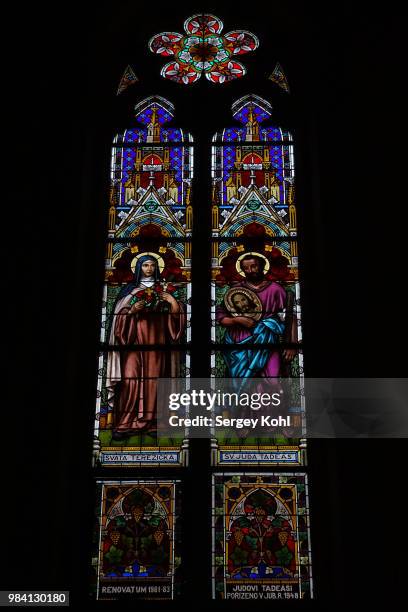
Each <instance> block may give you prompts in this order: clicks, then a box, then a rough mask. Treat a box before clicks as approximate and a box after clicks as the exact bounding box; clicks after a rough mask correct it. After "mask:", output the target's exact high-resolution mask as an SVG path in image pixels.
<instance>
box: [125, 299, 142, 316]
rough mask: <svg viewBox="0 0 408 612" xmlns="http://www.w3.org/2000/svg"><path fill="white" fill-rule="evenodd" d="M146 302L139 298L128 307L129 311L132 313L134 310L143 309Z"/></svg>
mask: <svg viewBox="0 0 408 612" xmlns="http://www.w3.org/2000/svg"><path fill="white" fill-rule="evenodd" d="M145 304H146V302H145V301H144V300H139V301H138V302H136V304H133V306H131V307H130V311H129V312H130V313H131V314H132V313H134V312H139V311H140V310H143V308H144V306H145Z"/></svg>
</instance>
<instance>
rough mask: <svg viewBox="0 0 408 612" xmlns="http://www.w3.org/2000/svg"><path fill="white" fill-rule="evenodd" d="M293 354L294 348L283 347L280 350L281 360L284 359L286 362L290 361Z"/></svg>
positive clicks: (294, 353)
mask: <svg viewBox="0 0 408 612" xmlns="http://www.w3.org/2000/svg"><path fill="white" fill-rule="evenodd" d="M295 355H296V349H284V350H283V351H282V357H283V361H285V362H286V363H289V361H292V360H293V359H294V358H295Z"/></svg>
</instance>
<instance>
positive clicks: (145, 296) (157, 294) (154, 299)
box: [130, 283, 179, 310]
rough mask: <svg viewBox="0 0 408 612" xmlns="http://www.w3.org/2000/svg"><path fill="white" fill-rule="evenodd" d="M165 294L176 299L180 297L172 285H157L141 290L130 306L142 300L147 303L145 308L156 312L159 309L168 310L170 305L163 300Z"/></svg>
mask: <svg viewBox="0 0 408 612" xmlns="http://www.w3.org/2000/svg"><path fill="white" fill-rule="evenodd" d="M163 292H166V293H170V294H171V295H172V296H173V297H174V298H175V299H177V298H178V297H179V295H178V290H177V287H175V286H174V285H172V284H171V283H155V284H154V285H153V286H152V287H145V288H144V289H139V291H137V292H136V293H135V295H134V296H133V297H132V299H131V300H130V305H131V306H133V304H136V303H137V302H140V301H141V300H143V301H144V303H145V308H148V309H149V310H155V309H157V308H159V307H160V308H163V309H166V308H167V307H168V306H169V304H168V303H167V302H165V301H164V300H163V299H162V297H161V296H162V294H163Z"/></svg>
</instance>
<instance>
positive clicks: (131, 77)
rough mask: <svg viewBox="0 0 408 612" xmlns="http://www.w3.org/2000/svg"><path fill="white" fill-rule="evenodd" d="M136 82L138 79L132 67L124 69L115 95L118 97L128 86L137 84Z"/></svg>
mask: <svg viewBox="0 0 408 612" xmlns="http://www.w3.org/2000/svg"><path fill="white" fill-rule="evenodd" d="M138 80H139V79H138V78H137V76H136V75H135V73H134V71H133V69H132V67H131V66H127V67H126V68H125V71H124V73H123V75H122V78H121V79H120V83H119V86H118V91H117V92H116V95H117V96H119V95H120V94H121V93H123V92H124V91H125V90H126V89H127V88H128V87H129V86H130V85H134V84H135V83H137V81H138Z"/></svg>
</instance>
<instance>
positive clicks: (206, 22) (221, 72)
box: [149, 14, 259, 85]
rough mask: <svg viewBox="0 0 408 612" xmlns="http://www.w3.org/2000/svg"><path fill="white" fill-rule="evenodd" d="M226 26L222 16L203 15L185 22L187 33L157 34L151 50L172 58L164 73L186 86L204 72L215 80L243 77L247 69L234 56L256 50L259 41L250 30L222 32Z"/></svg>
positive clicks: (212, 80)
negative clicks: (220, 17) (221, 18)
mask: <svg viewBox="0 0 408 612" xmlns="http://www.w3.org/2000/svg"><path fill="white" fill-rule="evenodd" d="M223 27H224V24H223V22H222V21H221V20H220V19H218V17H215V16H214V15H209V14H200V15H193V16H192V17H189V18H188V19H187V20H186V21H185V22H184V30H185V32H186V34H179V33H178V32H162V33H161V34H156V35H155V36H153V38H152V39H151V40H150V42H149V48H150V51H152V52H153V53H157V54H158V55H162V56H163V57H169V58H170V57H171V58H172V60H171V61H170V62H169V63H167V64H166V65H165V66H164V67H163V68H162V70H161V75H162V76H163V77H164V78H166V79H170V80H171V81H175V82H176V83H182V84H184V85H190V84H191V83H194V82H195V81H197V80H198V79H199V78H200V77H201V75H202V74H205V76H206V78H207V79H208V80H209V81H211V82H212V83H226V82H228V81H232V80H234V79H239V78H241V77H243V76H244V75H245V74H246V69H245V67H244V66H243V64H241V62H238V61H237V60H236V59H234V56H236V55H243V54H244V53H249V52H250V51H254V50H255V49H256V48H257V47H258V46H259V41H258V39H257V37H256V36H255V35H254V34H252V33H251V32H247V31H246V30H233V31H232V32H228V33H227V34H223V35H221V32H222V29H223Z"/></svg>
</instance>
